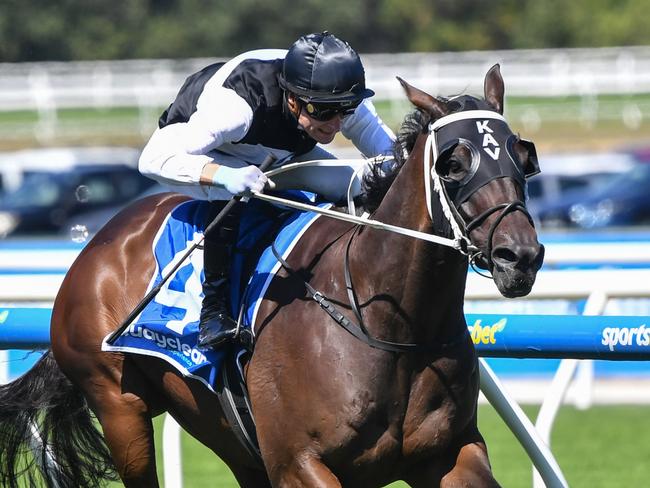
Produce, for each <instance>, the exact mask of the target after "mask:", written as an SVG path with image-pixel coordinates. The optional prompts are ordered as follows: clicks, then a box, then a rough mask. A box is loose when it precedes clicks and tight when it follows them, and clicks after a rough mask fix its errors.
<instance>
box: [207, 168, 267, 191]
mask: <svg viewBox="0 0 650 488" xmlns="http://www.w3.org/2000/svg"><path fill="white" fill-rule="evenodd" d="M212 183H213V184H215V185H217V186H221V187H223V188H225V189H226V191H228V192H229V193H232V194H233V195H239V194H241V193H245V192H261V191H262V190H263V189H264V186H265V185H266V184H267V183H268V185H269V187H270V188H273V187H274V186H275V185H274V184H273V182H272V181H270V180H269V179H268V178H267V177H266V175H265V174H264V173H262V172H261V171H260V169H259V168H258V167H257V166H245V167H243V168H229V167H228V166H219V169H217V171H216V172H215V173H214V176H213V177H212Z"/></svg>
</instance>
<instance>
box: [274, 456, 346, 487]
mask: <svg viewBox="0 0 650 488" xmlns="http://www.w3.org/2000/svg"><path fill="white" fill-rule="evenodd" d="M267 470H268V472H269V476H270V478H271V484H272V485H273V487H274V488H341V487H342V485H341V482H340V481H339V480H338V478H337V477H336V476H334V473H332V472H331V471H330V470H329V468H328V467H327V466H325V464H323V462H322V461H321V460H320V459H318V458H317V457H315V456H314V455H312V454H303V455H300V456H295V457H294V458H293V459H291V460H287V462H280V463H274V464H272V465H271V466H268V463H267Z"/></svg>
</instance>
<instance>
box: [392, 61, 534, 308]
mask: <svg viewBox="0 0 650 488" xmlns="http://www.w3.org/2000/svg"><path fill="white" fill-rule="evenodd" d="M399 81H400V83H401V84H402V86H403V87H404V89H405V91H406V94H407V96H408V98H409V100H410V101H411V103H413V104H414V105H415V106H416V107H418V108H419V109H421V110H423V111H425V112H426V113H428V114H429V115H430V116H431V124H430V125H429V137H428V140H427V144H426V146H425V154H424V160H425V165H426V167H425V170H426V172H427V174H426V176H425V184H426V189H427V192H426V193H427V204H428V205H429V211H430V213H431V208H432V205H434V204H435V202H432V199H433V200H438V199H439V201H440V205H442V208H443V210H444V211H445V212H446V213H447V214H448V217H449V219H450V224H451V227H452V230H453V231H454V234H456V237H458V238H460V239H466V240H467V241H468V242H467V241H466V242H467V244H468V254H469V255H470V259H472V260H473V262H474V263H475V264H476V265H477V266H479V267H482V268H484V269H488V270H489V271H490V272H491V273H492V276H493V278H494V281H495V283H496V285H497V287H498V288H499V291H500V292H501V293H502V294H503V295H504V296H505V297H509V298H510V297H517V296H524V295H527V294H528V293H529V292H530V290H531V288H532V286H533V283H534V282H535V276H536V274H537V271H538V270H539V268H540V267H541V265H542V261H543V259H544V247H543V246H542V245H541V244H540V243H539V242H538V240H537V234H536V232H535V228H534V225H533V221H532V219H531V217H530V214H529V213H528V211H527V210H526V206H525V194H526V178H527V177H529V176H532V175H534V174H536V173H538V172H539V166H538V162H537V155H536V153H535V146H534V145H533V144H532V143H531V142H529V141H525V140H522V139H520V138H519V137H518V136H516V135H515V134H513V133H512V131H511V130H510V128H509V127H508V124H507V122H506V121H505V119H504V118H503V116H502V113H503V95H504V85H503V79H502V77H501V73H500V71H499V65H495V66H493V67H492V68H491V69H490V70H489V71H488V73H487V75H486V76H485V85H484V91H485V99H478V98H475V97H472V96H468V95H463V96H460V97H455V98H452V99H450V100H441V99H438V98H435V97H433V96H431V95H428V94H427V93H424V92H423V91H421V90H419V89H417V88H414V87H412V86H410V85H409V84H408V83H406V82H405V81H403V80H401V79H400V80H399Z"/></svg>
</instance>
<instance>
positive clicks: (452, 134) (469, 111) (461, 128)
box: [431, 96, 537, 207]
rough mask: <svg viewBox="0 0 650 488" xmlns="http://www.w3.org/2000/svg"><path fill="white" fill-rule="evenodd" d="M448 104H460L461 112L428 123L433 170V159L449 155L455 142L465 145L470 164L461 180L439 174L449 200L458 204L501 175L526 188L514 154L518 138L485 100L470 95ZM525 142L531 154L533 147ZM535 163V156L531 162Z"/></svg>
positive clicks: (523, 176) (520, 165)
mask: <svg viewBox="0 0 650 488" xmlns="http://www.w3.org/2000/svg"><path fill="white" fill-rule="evenodd" d="M468 102H472V103H468ZM450 103H451V104H454V103H458V104H462V107H463V108H465V111H460V112H455V113H452V114H450V115H447V116H445V117H442V118H441V119H439V120H437V121H435V122H434V123H433V124H432V126H431V130H432V132H433V135H434V137H435V153H436V154H435V155H434V157H435V161H436V165H435V166H434V170H435V171H437V168H436V166H437V161H438V160H439V159H441V158H444V157H445V156H446V155H448V154H450V153H451V151H453V150H454V148H456V147H457V146H458V145H465V146H466V147H467V148H468V149H469V151H470V153H471V154H472V164H471V169H470V172H469V174H468V175H467V176H466V177H465V178H464V179H463V180H462V181H454V180H450V179H448V178H443V177H441V179H442V181H443V182H444V186H445V190H446V192H447V195H448V197H449V199H450V200H451V201H452V202H453V203H454V205H455V206H456V207H459V206H460V205H461V204H463V203H464V202H466V201H467V200H468V199H469V198H470V196H471V195H472V194H473V193H475V192H476V191H477V190H478V189H479V188H481V187H482V186H484V185H486V184H487V183H489V182H490V181H492V180H495V179H497V178H504V177H510V178H512V179H514V180H515V181H516V182H517V184H519V185H520V187H521V189H522V191H523V190H524V188H525V187H526V181H525V178H526V177H527V176H529V175H528V174H524V169H523V168H524V166H523V165H522V163H521V162H519V161H518V159H517V156H516V154H515V153H514V150H513V146H514V143H515V142H516V141H517V140H518V138H517V136H515V135H514V134H513V133H512V131H511V130H510V127H508V124H507V122H506V121H505V119H504V118H503V117H502V116H501V115H500V114H499V113H497V112H494V111H493V110H492V109H491V108H490V106H489V105H488V104H487V103H486V102H484V101H482V100H478V99H475V98H473V97H468V96H463V97H459V98H458V99H454V100H452V101H451V102H450ZM468 105H469V107H468ZM526 142H527V141H526ZM528 144H530V151H531V154H533V155H534V146H533V145H532V143H528ZM527 147H529V146H527ZM536 162H537V161H536V157H535V161H534V163H535V164H536ZM531 174H534V173H533V172H531Z"/></svg>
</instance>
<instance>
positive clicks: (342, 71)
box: [280, 31, 375, 107]
mask: <svg viewBox="0 0 650 488" xmlns="http://www.w3.org/2000/svg"><path fill="white" fill-rule="evenodd" d="M280 86H281V87H282V88H283V89H284V90H286V91H287V92H290V93H293V94H294V95H296V96H297V97H298V98H300V99H301V100H303V101H305V102H313V103H317V104H327V105H339V106H343V107H345V106H356V105H358V104H359V103H361V101H362V100H363V99H364V98H368V97H371V96H373V95H374V94H375V92H373V91H372V90H369V89H367V88H366V79H365V73H364V70H363V65H362V64H361V59H359V55H358V54H357V53H356V51H355V50H354V49H352V48H351V47H350V45H349V44H348V43H347V42H345V41H342V40H341V39H339V38H337V37H336V36H334V35H332V34H330V33H329V32H327V31H325V32H322V33H319V34H307V35H305V36H302V37H301V38H300V39H298V40H297V41H296V42H294V43H293V45H292V46H291V48H290V49H289V52H288V53H287V55H286V57H285V58H284V64H283V67H282V74H281V75H280Z"/></svg>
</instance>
